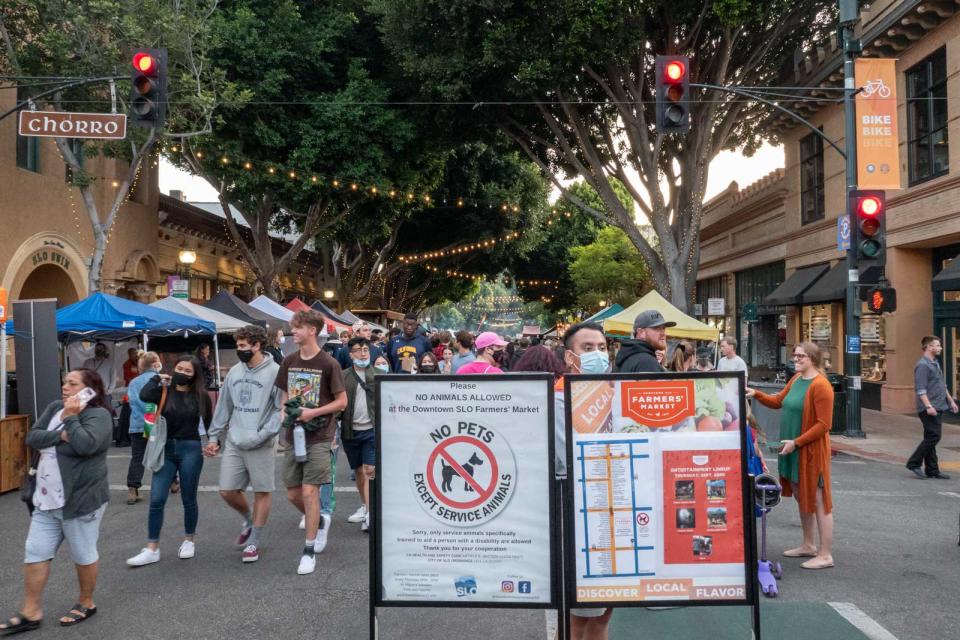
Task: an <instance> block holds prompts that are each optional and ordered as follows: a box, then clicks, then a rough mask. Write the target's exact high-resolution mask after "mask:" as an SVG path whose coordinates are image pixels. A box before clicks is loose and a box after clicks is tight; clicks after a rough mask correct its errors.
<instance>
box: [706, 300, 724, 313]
mask: <svg viewBox="0 0 960 640" xmlns="http://www.w3.org/2000/svg"><path fill="white" fill-rule="evenodd" d="M726 309H727V305H726V300H725V299H724V298H707V315H708V316H722V315H724V314H725V313H726Z"/></svg>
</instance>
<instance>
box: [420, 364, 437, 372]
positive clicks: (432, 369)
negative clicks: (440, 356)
mask: <svg viewBox="0 0 960 640" xmlns="http://www.w3.org/2000/svg"><path fill="white" fill-rule="evenodd" d="M436 372H437V368H436V367H435V366H433V365H432V364H425V365H423V366H422V367H420V373H436Z"/></svg>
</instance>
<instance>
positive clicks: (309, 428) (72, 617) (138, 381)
mask: <svg viewBox="0 0 960 640" xmlns="http://www.w3.org/2000/svg"><path fill="white" fill-rule="evenodd" d="M672 325H673V323H671V322H667V321H666V320H665V319H664V318H663V316H662V315H661V314H660V313H659V312H658V311H655V310H649V311H643V312H641V313H640V314H639V315H638V316H637V317H636V319H635V321H634V333H633V335H632V336H631V339H628V340H623V341H621V340H610V339H608V337H607V336H606V335H605V334H604V331H603V327H602V326H601V325H599V324H596V323H591V322H584V323H579V324H574V325H572V326H570V327H569V328H568V329H567V330H566V332H565V333H564V335H563V336H562V337H561V338H560V339H559V340H550V339H542V340H541V339H539V338H538V337H523V338H520V339H517V340H506V339H504V338H503V337H502V336H500V335H498V334H496V333H495V332H491V331H484V332H480V333H479V334H477V335H474V334H473V333H471V332H469V331H465V330H464V331H459V332H456V333H455V334H454V333H451V332H448V331H434V332H427V331H425V330H424V329H423V328H422V327H421V326H420V322H419V320H418V317H417V316H416V314H407V315H406V316H405V317H404V319H403V321H402V323H401V325H400V326H399V327H396V328H393V329H390V330H389V331H387V332H382V331H379V330H374V329H373V328H372V327H371V326H370V324H368V323H366V322H364V321H359V322H357V323H356V324H355V325H353V327H352V331H350V332H344V333H342V334H340V335H336V336H330V335H329V334H328V331H327V325H326V322H325V319H324V318H323V316H321V315H320V314H318V313H316V312H313V311H301V312H298V313H296V314H295V315H294V316H293V318H292V319H291V321H290V326H291V327H292V339H293V342H294V343H295V345H296V350H295V351H293V352H291V353H288V355H286V356H285V357H283V356H282V354H281V352H280V349H279V346H280V342H281V340H282V339H283V336H282V335H268V334H267V332H266V331H265V330H264V329H263V328H261V327H258V326H247V327H245V328H243V329H241V330H240V331H238V332H237V333H236V335H235V341H236V354H237V358H238V360H239V362H238V363H237V364H236V365H234V366H233V367H232V368H231V369H230V370H229V372H228V373H227V375H226V377H225V379H224V381H223V384H222V386H221V388H220V389H219V394H218V396H217V398H216V401H215V402H213V401H212V399H211V395H210V394H209V393H208V389H209V387H210V385H211V383H212V370H211V367H210V364H209V350H208V349H204V348H203V347H201V348H200V349H198V350H197V352H196V353H195V354H187V355H182V356H179V357H178V358H177V359H176V362H175V364H174V366H173V367H172V370H170V372H169V373H165V372H164V367H163V365H162V364H161V358H160V356H159V355H158V354H156V353H154V352H149V351H148V352H142V353H138V352H132V353H131V354H129V355H130V359H129V363H133V361H134V359H136V367H135V368H134V367H133V366H128V364H127V363H125V364H124V366H123V376H124V381H125V382H126V383H127V396H128V398H129V430H128V435H129V437H130V440H131V444H132V446H131V456H130V462H129V467H128V472H127V487H128V494H127V504H128V505H135V504H137V502H139V501H140V489H141V487H142V483H143V477H144V473H145V469H146V468H147V467H149V468H150V469H151V471H152V477H151V481H150V482H151V485H150V501H149V509H148V514H147V518H146V519H147V522H146V529H147V532H146V543H145V545H144V547H143V548H142V549H141V551H140V552H139V553H138V554H136V555H135V556H133V557H131V558H129V559H128V560H127V565H129V566H130V567H145V566H147V565H152V564H156V563H158V562H160V559H161V552H160V548H159V541H160V534H161V531H162V528H163V524H164V511H165V507H166V503H167V500H168V498H169V496H170V494H171V493H173V492H177V491H178V492H179V493H180V498H181V501H182V503H183V507H184V523H183V540H182V542H181V544H180V546H179V550H178V554H177V555H178V557H179V558H180V559H184V560H187V559H190V558H193V557H194V556H195V554H196V553H197V545H196V541H195V535H196V531H197V527H198V523H199V516H200V513H199V509H198V505H197V491H198V486H199V478H200V473H201V470H202V468H203V465H204V462H205V460H208V459H210V458H212V457H215V456H219V457H220V458H221V460H220V469H219V492H220V496H221V497H222V499H223V500H224V502H226V504H227V505H228V507H229V508H231V509H233V510H234V511H236V512H237V513H238V514H239V515H240V516H241V518H242V525H241V527H240V531H239V532H238V534H237V538H236V546H237V549H238V551H239V556H240V560H241V561H242V562H245V563H250V562H256V561H258V560H259V559H260V556H261V553H262V548H263V545H264V539H265V538H264V529H265V526H266V524H267V520H268V518H269V514H270V509H271V505H272V497H273V493H274V491H275V477H276V465H277V463H278V462H277V459H278V458H279V464H280V474H279V475H280V477H281V480H282V482H283V484H284V487H285V489H286V496H287V499H288V501H289V502H290V503H291V504H292V505H294V507H295V508H296V509H297V510H298V511H300V512H301V514H302V515H303V518H302V520H301V523H300V526H301V528H302V529H303V530H304V544H303V547H302V548H301V549H299V550H298V551H297V556H298V562H297V567H296V572H297V573H298V574H300V575H306V574H310V573H313V572H314V571H315V569H316V556H317V555H318V554H320V553H321V552H322V551H323V550H324V548H325V547H326V545H327V539H328V535H329V532H330V528H331V525H332V514H333V506H334V505H333V496H334V493H333V479H334V476H335V473H336V466H335V465H336V458H337V449H338V448H339V447H342V448H343V451H344V453H345V455H346V458H347V461H348V463H349V465H350V469H351V471H352V473H353V477H354V479H355V481H356V485H357V490H358V492H359V495H360V502H361V504H360V506H359V508H358V509H357V511H356V512H355V513H353V514H352V515H350V516H349V517H348V518H347V520H348V521H349V522H351V523H355V524H359V525H360V529H361V530H362V531H368V530H369V528H370V522H371V509H372V505H371V504H370V500H369V490H368V488H369V483H370V482H371V481H372V480H373V479H374V478H375V474H376V464H375V463H376V452H375V437H374V429H375V416H376V406H375V393H374V386H375V385H374V379H375V376H377V375H379V374H382V373H394V374H409V375H434V374H458V375H470V374H474V375H483V374H496V373H502V372H545V373H551V374H553V375H554V376H555V379H556V381H557V393H556V402H558V403H559V405H560V408H561V409H560V410H558V411H556V416H557V420H558V424H557V425H556V426H557V428H556V430H555V432H556V437H557V439H558V443H557V447H556V450H557V452H558V453H560V455H559V456H558V459H557V474H558V476H565V473H566V464H565V460H564V459H563V454H562V452H565V447H564V446H563V441H562V438H563V434H564V433H565V428H564V427H565V425H564V424H563V420H564V417H563V416H564V411H563V410H562V403H563V392H562V382H561V381H562V378H563V376H564V375H566V374H568V373H573V374H581V373H582V374H597V373H605V372H609V371H616V372H625V373H632V372H646V373H649V372H663V371H667V370H669V371H675V372H685V371H695V370H710V369H712V368H713V366H714V355H713V351H712V349H711V348H710V347H709V346H708V347H700V348H699V349H698V348H697V347H696V346H695V345H693V344H691V343H689V342H686V341H680V342H677V343H676V344H675V345H674V346H673V349H672V351H671V352H669V354H668V350H667V339H666V336H667V330H668V328H669V327H670V326H672ZM736 346H737V345H736V341H735V340H733V339H732V338H724V339H722V340H721V341H720V344H719V348H720V351H721V353H722V357H720V358H719V359H718V363H717V369H720V370H723V371H732V370H742V371H744V372H745V371H746V365H745V363H744V361H743V360H742V359H741V358H740V357H739V356H737V354H736ZM134 356H136V358H134ZM106 360H107V358H106V354H105V353H99V354H97V355H96V356H95V358H94V362H93V363H92V364H93V366H84V367H82V368H79V369H76V370H74V371H70V372H69V373H67V374H66V376H65V378H64V383H63V387H62V398H61V399H60V400H59V401H57V402H54V403H53V404H51V405H50V406H49V407H47V408H46V410H45V411H44V412H43V414H42V415H41V416H40V417H39V419H38V420H37V422H36V424H35V425H34V426H33V428H32V429H31V430H30V432H29V435H28V437H27V443H28V444H29V445H30V446H31V447H33V448H34V449H36V450H37V451H38V452H39V461H38V464H37V473H36V476H35V477H36V486H35V487H33V488H32V491H30V492H26V493H25V494H24V500H25V502H26V503H27V505H28V507H29V508H30V510H31V512H32V516H31V517H32V520H31V525H30V530H29V533H28V536H27V541H26V545H25V556H24V563H25V571H24V600H23V606H22V607H21V609H20V610H19V611H18V612H17V613H16V614H15V615H14V616H12V617H10V618H9V619H8V620H7V621H6V622H5V623H0V633H2V634H4V635H6V634H9V633H12V632H18V631H26V630H30V629H35V628H37V627H38V626H39V625H40V622H41V620H42V607H41V599H42V593H43V589H44V586H45V584H46V581H47V577H48V575H49V572H50V561H51V560H52V558H53V557H54V555H55V554H56V552H57V549H58V547H59V546H60V544H61V543H62V542H63V541H64V540H66V541H67V542H68V545H69V547H70V554H71V557H72V559H73V561H74V563H75V565H76V570H77V575H78V579H79V597H78V599H77V604H76V605H75V606H74V607H72V608H71V609H70V610H69V611H68V612H67V613H66V614H65V615H64V616H63V617H61V618H60V624H62V625H73V624H79V623H80V622H82V621H83V620H86V619H87V618H89V617H90V616H92V615H94V614H96V612H97V607H96V604H95V603H94V600H93V592H94V588H95V585H96V578H97V567H98V561H99V555H98V552H97V541H98V536H99V527H100V521H101V519H102V517H103V514H104V511H105V509H106V504H107V501H108V497H109V485H108V483H107V466H106V452H107V450H108V448H109V446H110V441H111V437H112V432H113V419H112V416H111V413H110V405H109V392H108V390H107V389H106V387H105V381H104V377H103V376H102V375H101V374H100V373H99V371H100V370H103V367H104V365H103V362H104V361H106ZM795 360H796V362H797V375H796V376H795V377H794V378H793V380H791V384H790V385H788V387H787V388H786V389H784V391H783V392H781V393H780V394H779V395H777V396H767V395H765V394H762V393H760V392H754V391H753V390H748V395H750V396H752V397H756V398H757V400H758V401H759V402H761V403H763V404H765V405H767V406H770V407H774V408H780V407H782V408H783V412H784V420H783V421H784V423H788V424H789V425H790V426H789V429H790V433H789V434H788V435H790V436H791V437H789V438H784V441H783V449H782V451H781V476H783V475H784V474H785V473H786V481H787V482H786V483H785V487H784V488H785V493H786V494H787V495H790V494H791V493H793V494H795V495H796V496H797V502H798V504H799V506H800V512H801V522H802V524H803V544H802V545H801V546H800V547H798V548H796V549H793V550H790V551H788V552H787V555H794V556H804V557H810V558H811V559H810V560H809V561H808V564H809V565H810V566H809V567H808V568H825V567H827V566H832V564H833V559H832V556H831V555H830V545H831V541H832V517H831V513H830V512H831V501H830V481H829V478H830V476H829V440H828V436H827V434H828V432H829V425H830V423H831V419H830V415H829V414H830V412H831V411H832V403H833V398H832V394H833V392H832V387H831V386H830V384H829V383H828V382H826V379H825V378H824V377H823V374H822V371H821V370H820V369H819V351H818V350H817V348H816V346H815V345H812V344H809V343H803V344H801V345H798V346H797V349H796V351H795ZM87 364H89V363H85V365H87ZM104 373H105V374H106V375H107V376H112V375H113V374H112V371H110V372H104ZM81 392H82V393H81ZM798 451H802V452H803V453H804V455H802V456H798V455H797V452H798ZM278 452H279V455H277V453H278ZM791 456H792V457H791ZM247 487H251V488H252V489H253V501H252V504H251V502H250V501H249V500H248V499H247V497H246V494H245V489H246V488H247ZM814 523H816V524H817V528H818V529H819V534H820V535H819V545H817V544H816V539H815V538H814ZM805 566H806V565H805ZM610 614H611V610H610V609H577V610H574V611H573V612H572V617H571V626H572V629H573V633H574V636H573V637H575V638H583V639H592V638H600V637H605V634H606V628H607V623H608V621H609V617H610Z"/></svg>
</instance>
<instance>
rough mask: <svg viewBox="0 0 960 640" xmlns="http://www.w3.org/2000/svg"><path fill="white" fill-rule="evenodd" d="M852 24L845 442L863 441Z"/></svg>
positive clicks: (847, 69)
mask: <svg viewBox="0 0 960 640" xmlns="http://www.w3.org/2000/svg"><path fill="white" fill-rule="evenodd" d="M854 24H855V22H853V21H850V22H846V23H844V24H843V25H842V26H841V27H840V29H841V36H842V40H843V87H844V89H845V91H844V92H843V109H844V125H845V126H844V142H845V146H846V153H845V154H844V155H845V156H846V163H847V170H846V176H847V198H846V200H847V219H848V220H849V221H850V246H849V247H848V248H847V274H848V277H847V292H846V293H847V295H846V312H845V314H844V343H843V345H842V346H843V370H844V374H845V382H846V384H845V385H844V386H845V388H846V392H847V403H846V404H847V428H846V431H845V433H844V435H845V436H847V437H848V438H865V437H866V435H865V434H864V433H863V429H862V428H861V426H860V388H861V381H862V378H861V376H860V298H859V296H858V295H857V283H858V282H859V280H860V277H859V268H858V264H857V245H858V244H859V231H858V229H857V218H856V216H857V213H856V211H854V210H853V198H852V197H851V194H852V192H853V191H855V190H856V189H857V112H856V105H855V100H856V88H857V83H856V79H855V65H856V59H857V54H858V53H860V42H859V41H858V40H856V39H855V38H854V32H853V27H854Z"/></svg>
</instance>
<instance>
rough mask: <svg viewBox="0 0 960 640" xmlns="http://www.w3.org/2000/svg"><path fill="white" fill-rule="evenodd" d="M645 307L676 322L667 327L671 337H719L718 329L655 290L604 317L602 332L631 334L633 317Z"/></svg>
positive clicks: (694, 338)
mask: <svg viewBox="0 0 960 640" xmlns="http://www.w3.org/2000/svg"><path fill="white" fill-rule="evenodd" d="M647 309H656V310H657V311H659V312H660V313H662V314H663V317H664V318H666V319H667V321H669V322H676V323H677V326H675V327H668V328H667V335H668V336H670V337H671V338H689V339H691V340H713V341H717V340H719V339H720V330H719V329H716V328H714V327H711V326H710V325H708V324H704V323H702V322H700V321H699V320H697V319H696V318H691V317H690V316H688V315H686V314H685V313H683V312H682V311H680V310H679V309H677V308H676V307H675V306H673V305H672V304H670V303H669V302H668V301H667V299H666V298H664V297H663V296H661V295H660V294H659V293H657V292H656V291H651V292H650V293H648V294H647V295H645V296H643V297H642V298H640V299H639V300H637V301H636V302H634V303H633V304H632V305H630V306H629V307H627V308H626V309H624V310H623V311H621V312H620V313H616V314H614V315H612V316H609V317H608V318H606V319H605V320H604V321H603V330H604V332H606V333H609V334H612V335H614V336H619V337H629V336H632V335H633V320H634V318H636V317H637V314H639V313H640V312H641V311H646V310H647Z"/></svg>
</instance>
